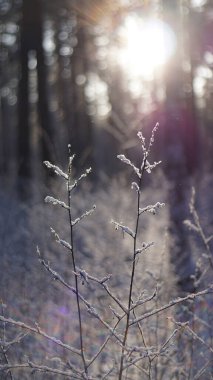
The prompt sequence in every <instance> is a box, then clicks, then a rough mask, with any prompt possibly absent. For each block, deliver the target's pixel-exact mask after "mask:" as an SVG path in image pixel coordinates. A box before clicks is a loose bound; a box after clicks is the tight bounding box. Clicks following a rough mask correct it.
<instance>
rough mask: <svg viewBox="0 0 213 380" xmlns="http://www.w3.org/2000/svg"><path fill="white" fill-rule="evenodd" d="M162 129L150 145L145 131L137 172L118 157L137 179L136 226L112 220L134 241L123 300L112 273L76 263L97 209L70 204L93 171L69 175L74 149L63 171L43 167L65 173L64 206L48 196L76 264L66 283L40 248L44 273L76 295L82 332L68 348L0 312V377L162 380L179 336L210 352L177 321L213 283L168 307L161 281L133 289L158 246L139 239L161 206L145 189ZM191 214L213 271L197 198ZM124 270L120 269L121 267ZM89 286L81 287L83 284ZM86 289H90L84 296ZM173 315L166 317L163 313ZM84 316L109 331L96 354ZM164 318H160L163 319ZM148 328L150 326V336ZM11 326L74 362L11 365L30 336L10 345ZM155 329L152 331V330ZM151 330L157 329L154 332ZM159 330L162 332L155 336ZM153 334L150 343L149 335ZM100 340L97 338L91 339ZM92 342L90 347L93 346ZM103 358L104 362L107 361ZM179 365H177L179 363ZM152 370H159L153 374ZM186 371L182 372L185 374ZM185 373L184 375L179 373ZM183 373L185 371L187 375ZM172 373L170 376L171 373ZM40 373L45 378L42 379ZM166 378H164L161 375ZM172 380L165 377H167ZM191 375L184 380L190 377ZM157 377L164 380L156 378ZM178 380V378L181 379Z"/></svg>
mask: <svg viewBox="0 0 213 380" xmlns="http://www.w3.org/2000/svg"><path fill="white" fill-rule="evenodd" d="M157 128H158V125H156V126H155V128H154V129H153V132H152V135H151V138H150V141H149V142H148V144H147V145H146V141H145V139H144V137H143V135H142V133H141V132H139V133H138V138H139V141H140V145H141V152H142V158H141V164H140V166H139V167H136V166H135V164H134V163H132V162H131V160H129V159H128V158H127V157H126V156H124V155H119V156H118V158H119V159H120V160H121V161H122V162H123V163H125V164H127V165H129V166H130V167H131V168H132V169H133V172H134V174H135V175H136V181H135V182H133V183H132V184H131V187H132V189H133V190H134V191H135V198H136V201H135V211H134V215H135V217H134V225H133V227H132V226H127V225H125V224H124V223H122V222H118V221H114V220H113V221H112V223H113V224H114V226H115V229H116V230H121V231H122V233H123V235H127V236H128V238H129V239H130V240H131V242H132V254H131V264H130V269H129V279H128V278H127V279H126V283H127V284H128V292H127V294H126V298H124V297H123V296H120V295H118V294H117V290H115V289H113V287H112V286H111V285H110V280H111V277H112V276H111V275H110V274H105V273H104V274H101V275H100V278H98V277H96V276H94V275H93V274H90V273H88V271H86V270H85V269H84V268H80V266H79V262H78V254H79V253H78V252H77V251H78V247H77V245H76V244H75V233H76V228H77V226H78V224H79V223H81V221H82V220H83V219H84V218H87V217H88V216H90V215H91V214H92V213H93V211H94V210H95V206H93V207H92V208H91V209H90V210H89V211H85V212H83V213H82V215H80V216H78V217H77V218H75V219H74V217H73V202H74V190H75V189H76V188H78V185H79V182H81V181H82V180H83V179H85V178H86V177H87V176H88V175H89V173H90V172H91V169H87V170H86V171H85V173H83V174H82V175H81V176H80V177H79V178H78V179H73V178H72V162H73V159H74V156H73V155H71V151H70V150H71V149H70V146H69V162H68V170H67V173H64V172H63V171H62V170H61V169H60V168H59V167H58V166H56V165H53V164H51V163H50V162H45V165H46V166H47V168H48V169H50V170H53V171H54V172H55V173H56V174H57V175H58V176H60V177H61V178H62V179H63V180H64V181H65V184H66V189H67V201H62V200H59V199H57V198H54V197H52V196H47V197H46V198H45V201H46V202H47V203H50V204H52V205H54V206H60V207H62V208H63V209H64V210H65V211H66V212H67V214H68V221H69V231H70V238H69V241H67V240H64V239H62V238H61V237H60V234H59V233H58V232H56V231H55V230H54V229H53V228H51V232H52V234H53V236H54V238H55V240H56V242H58V243H59V244H60V245H61V246H62V247H64V248H65V249H66V250H67V252H68V253H69V255H70V261H71V265H72V278H70V279H69V281H67V280H65V278H64V277H63V275H62V274H61V273H59V271H57V270H56V269H54V267H53V265H52V264H51V263H50V262H48V261H47V260H46V259H45V257H44V256H43V254H41V252H40V250H39V248H37V253H38V258H39V261H40V263H41V264H42V266H43V267H44V268H45V270H46V271H47V272H48V273H49V274H50V276H51V277H52V278H53V279H54V280H55V281H57V282H58V284H59V285H60V286H61V287H62V288H65V289H66V290H68V292H70V293H71V294H72V295H74V297H75V302H76V309H77V326H74V327H73V328H75V329H77V331H78V337H79V339H78V341H77V342H75V345H69V344H67V343H65V342H63V341H61V340H59V339H57V338H56V337H54V336H52V335H51V334H47V333H46V332H45V331H43V330H42V329H41V327H40V326H39V324H35V325H34V326H33V325H29V324H26V323H23V322H20V321H16V320H14V319H12V318H8V317H6V316H5V315H4V313H3V309H2V313H1V314H2V315H0V322H1V325H2V327H3V329H2V331H3V334H2V337H1V339H0V349H1V352H2V362H1V364H0V373H7V374H8V376H9V378H10V380H14V379H15V378H16V377H15V373H16V370H17V369H18V370H26V369H28V370H30V371H31V373H34V372H36V373H40V374H49V375H52V376H53V378H54V379H56V378H60V377H64V378H69V379H84V380H92V379H102V380H104V379H109V378H112V379H119V380H122V379H141V378H147V379H158V363H160V364H159V368H160V366H161V367H163V368H162V373H164V372H165V371H166V369H165V368H167V366H168V363H170V362H171V363H172V366H173V368H174V369H173V371H174V372H175V371H176V373H177V372H178V371H179V369H178V354H177V347H179V345H177V344H176V341H177V339H179V338H180V337H181V336H182V335H184V334H188V335H189V336H191V337H192V338H193V339H195V340H196V341H198V342H199V343H200V344H201V345H202V346H205V348H206V349H208V350H209V351H210V352H211V353H213V347H212V346H211V345H209V343H208V342H206V341H205V340H204V339H203V337H202V336H199V335H198V334H197V333H196V332H195V331H194V330H193V328H192V326H190V323H189V322H188V321H187V322H180V321H177V320H176V319H175V316H174V315H175V312H172V310H174V309H175V307H177V306H178V305H180V304H186V302H189V301H190V302H194V300H195V299H199V298H202V297H205V296H206V295H207V294H212V293H213V286H212V285H209V286H208V287H207V288H205V289H203V290H200V291H198V292H197V293H193V294H188V295H186V296H184V297H179V298H175V299H172V300H171V301H170V302H163V303H162V302H161V298H160V292H159V289H160V284H159V282H158V281H157V285H156V286H154V287H153V289H151V290H150V291H149V292H148V293H145V292H141V293H138V288H140V286H138V284H137V286H136V283H135V282H136V270H137V265H138V262H139V260H140V259H141V258H143V255H144V254H145V253H146V252H147V251H148V250H149V249H150V248H151V247H152V246H153V245H154V242H152V241H151V242H144V241H142V240H141V230H140V222H141V218H142V217H143V215H144V213H149V214H153V215H155V214H156V213H157V211H159V210H160V209H161V208H162V207H163V206H164V203H160V202H157V203H155V204H151V205H148V206H145V207H142V205H141V196H142V193H141V191H142V185H143V178H144V175H145V173H149V174H150V173H151V172H152V170H153V169H154V168H155V167H156V166H157V165H158V164H159V162H154V164H150V162H149V156H150V153H151V147H152V145H153V143H154V139H155V132H156V131H157ZM190 211H191V214H192V216H193V220H194V222H193V223H192V222H189V221H187V222H186V223H187V225H188V226H189V227H190V228H192V229H193V230H196V231H197V232H199V234H200V236H201V238H202V241H203V243H204V245H205V247H206V251H207V256H208V260H209V265H210V266H211V267H213V264H212V257H211V253H210V248H209V241H210V239H211V238H212V237H209V238H206V236H205V235H204V232H203V230H202V228H201V225H200V221H199V217H198V214H197V212H196V211H195V208H194V198H192V201H191V206H190ZM121 270H122V269H121ZM82 285H84V287H82ZM91 286H93V287H94V286H95V288H99V289H101V290H102V291H103V293H104V297H105V298H104V299H105V300H106V302H105V306H104V308H101V306H100V304H99V303H98V300H96V299H95V300H94V299H93V300H92V301H91V300H90V298H91V297H90V295H89V292H90V291H91ZM83 289H84V290H85V289H86V291H83ZM167 311H170V315H169V316H167V314H166V312H167ZM87 316H90V317H91V320H92V321H93V322H94V326H95V327H94V331H98V330H100V329H103V330H104V338H102V339H101V340H98V339H97V344H96V348H95V351H94V350H92V349H91V348H90V345H89V347H88V345H86V343H85V342H86V340H87V339H86V335H87V318H88V317H87ZM159 316H162V320H160V319H159ZM162 321H163V323H164V334H161V329H162ZM146 325H148V326H149V328H148V333H147V328H146ZM9 326H14V327H15V328H16V329H17V330H24V331H26V333H27V334H29V333H30V334H33V335H36V336H40V337H42V338H43V339H45V340H47V341H51V342H52V344H53V345H55V346H58V347H60V348H62V349H63V350H64V351H66V352H68V353H69V355H70V359H69V361H64V360H63V359H60V362H59V364H58V366H56V367H51V366H49V365H46V364H45V363H36V360H33V361H32V360H28V361H23V362H14V361H10V360H9V357H8V352H9V349H10V347H11V346H12V345H14V344H16V343H19V342H20V341H21V340H22V339H24V337H25V335H26V334H25V333H24V334H23V333H21V334H19V335H17V336H16V337H15V338H14V339H13V340H12V341H8V340H7V339H6V334H5V331H6V327H7V328H9ZM153 326H154V327H153ZM153 329H154V332H153ZM156 330H158V331H157V332H156ZM150 336H151V338H150ZM93 340H94V341H95V340H96V337H95V336H94V337H93ZM91 344H92V342H91ZM104 358H105V359H104ZM174 363H175V365H176V366H174ZM207 367H208V363H205V364H204V365H203V366H202V368H201V369H200V371H199V372H197V374H196V376H197V377H195V378H197V379H198V378H199V376H200V375H199V373H200V374H202V373H204V372H205V371H206V368H207ZM154 369H155V371H154ZM184 371H185V370H183V369H182V373H183V372H184ZM178 373H179V374H180V373H181V372H180V371H179V372H178ZM185 373H186V371H185ZM171 374H172V372H171V373H170V375H171ZM42 376H43V375H42ZM162 376H163V375H162ZM166 376H167V378H168V372H166ZM186 376H187V375H186ZM159 378H162V377H160V376H159ZM177 378H179V377H177Z"/></svg>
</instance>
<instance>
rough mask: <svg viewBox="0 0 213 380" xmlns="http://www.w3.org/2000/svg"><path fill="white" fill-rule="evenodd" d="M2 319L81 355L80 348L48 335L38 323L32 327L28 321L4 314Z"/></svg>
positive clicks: (0, 316) (0, 317) (0, 318)
mask: <svg viewBox="0 0 213 380" xmlns="http://www.w3.org/2000/svg"><path fill="white" fill-rule="evenodd" d="M0 321H1V322H5V323H8V324H10V325H13V326H16V327H20V328H21V329H26V330H28V331H31V332H32V333H34V334H37V335H40V336H42V337H44V338H45V339H47V340H50V341H51V342H53V343H55V344H56V345H58V346H60V347H62V348H64V349H66V350H68V351H70V352H72V353H73V354H77V355H81V352H80V350H77V349H76V348H74V347H72V346H70V345H68V344H66V343H63V342H62V341H61V340H60V339H57V338H55V337H53V336H51V335H48V334H47V333H45V331H43V330H41V328H40V327H39V326H38V325H36V327H32V326H30V325H27V324H26V323H23V322H20V321H15V320H14V319H12V318H5V317H3V316H2V315H0Z"/></svg>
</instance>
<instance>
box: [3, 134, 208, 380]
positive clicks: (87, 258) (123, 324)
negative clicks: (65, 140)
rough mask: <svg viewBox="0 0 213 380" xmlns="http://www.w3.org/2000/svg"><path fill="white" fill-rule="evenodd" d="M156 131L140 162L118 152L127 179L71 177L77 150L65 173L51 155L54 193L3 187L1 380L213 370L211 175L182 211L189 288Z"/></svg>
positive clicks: (178, 375)
mask: <svg viewBox="0 0 213 380" xmlns="http://www.w3.org/2000/svg"><path fill="white" fill-rule="evenodd" d="M156 129H157V128H154V130H153V133H152V135H151V138H150V140H149V141H147V142H146V141H145V140H144V138H143V136H142V134H141V133H139V134H138V140H139V144H140V146H141V164H140V166H136V165H135V164H134V163H132V162H131V161H130V160H129V159H128V158H127V157H125V156H124V155H122V154H121V155H119V156H118V158H119V159H120V160H121V161H122V162H123V163H124V165H127V167H128V168H129V170H130V171H127V178H128V177H129V178H131V179H130V180H127V179H124V178H120V179H117V180H115V179H114V180H108V181H106V182H105V184H102V185H100V186H97V187H95V185H94V184H93V183H92V182H90V180H89V175H90V169H88V170H86V171H85V173H83V174H82V175H81V176H80V177H79V178H78V179H76V178H73V174H72V161H73V159H77V158H74V157H73V156H72V154H71V152H69V153H70V154H69V156H70V157H69V164H68V170H67V172H66V173H65V172H63V171H62V170H61V169H59V167H58V166H56V165H53V164H51V163H49V162H45V165H46V166H47V168H48V170H52V171H53V172H55V173H56V174H57V176H56V177H57V178H56V179H54V180H53V182H52V190H51V194H47V195H46V198H45V201H46V202H45V203H44V202H42V201H40V200H38V199H37V198H35V199H32V200H31V201H30V202H28V203H25V204H21V203H20V202H18V201H17V200H16V199H15V198H14V197H12V195H10V194H7V195H5V194H2V196H1V199H0V202H1V218H0V224H1V225H0V231H1V257H0V259H1V277H0V286H1V294H0V296H1V313H0V314H1V315H0V328H1V330H0V333H1V335H0V349H1V351H0V378H1V379H5V380H6V379H10V380H15V379H16V380H19V379H29V378H30V379H31V378H32V379H87V380H89V379H91V380H92V379H102V380H104V379H133V380H137V379H153V380H160V379H165V380H166V379H194V380H195V379H203V380H208V379H211V378H212V371H213V364H212V357H213V342H212V338H213V336H212V334H213V330H212V325H213V321H212V311H213V302H212V296H213V285H212V284H213V281H212V273H213V257H212V251H211V244H212V230H211V227H212V214H211V213H210V212H209V205H210V204H211V200H212V195H211V194H212V192H211V189H212V181H213V179H212V177H211V176H206V177H205V179H204V181H203V182H202V183H201V184H200V187H199V189H198V191H197V194H195V192H194V190H193V191H192V195H191V196H190V197H189V207H188V219H187V221H185V222H184V220H183V223H185V224H184V225H185V233H186V236H187V239H188V241H189V247H190V250H191V252H190V255H191V256H192V260H193V262H194V263H195V264H194V265H195V271H194V273H193V278H191V279H190V280H191V281H193V285H194V288H193V291H190V292H186V291H184V290H183V289H181V288H180V287H178V286H177V283H178V274H177V273H176V271H175V262H176V258H175V257H173V259H172V260H171V255H172V254H173V252H176V251H175V241H176V240H175V236H172V235H171V232H170V215H171V213H169V207H172V206H171V205H168V202H167V200H168V193H169V191H170V183H168V181H167V180H166V179H165V176H164V175H163V173H162V172H161V169H160V167H159V168H156V166H159V163H158V162H157V163H156V162H155V163H154V164H152V163H150V162H152V160H151V158H150V157H149V156H150V153H151V149H152V144H153V143H154V139H155V132H156ZM69 149H70V148H69ZM154 173H155V174H154ZM58 176H59V178H58ZM147 176H151V180H150V179H149V180H148V182H147V183H146V185H144V181H145V182H146V177H147ZM132 178H133V179H132ZM204 189H205V194H206V195H205V199H204V197H203V196H202V194H203V191H204ZM44 191H45V190H44ZM188 191H189V193H190V189H188ZM197 210H199V212H198V211H197ZM200 214H201V215H202V218H200ZM37 246H38V247H37ZM179 254H181V253H180V252H179ZM182 254H187V253H183V252H182ZM177 260H178V257H177ZM171 261H172V264H171Z"/></svg>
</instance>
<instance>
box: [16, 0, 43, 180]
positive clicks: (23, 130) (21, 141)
mask: <svg viewBox="0 0 213 380" xmlns="http://www.w3.org/2000/svg"><path fill="white" fill-rule="evenodd" d="M42 41H43V20H42V1H41V0H31V1H29V0H23V2H22V20H21V25H20V81H19V94H18V117H19V120H18V160H19V175H20V176H21V177H29V176H30V174H31V162H30V161H31V159H30V156H31V154H30V153H31V130H30V129H31V126H30V120H29V114H30V106H29V94H30V93H29V67H28V64H29V53H30V52H32V51H33V52H35V53H36V59H37V77H38V80H37V88H38V115H39V123H40V136H41V143H42V158H43V159H49V158H50V148H49V145H50V144H49V141H48V139H49V136H50V125H49V112H48V99H47V92H46V81H47V75H46V68H45V63H44V51H43V47H42Z"/></svg>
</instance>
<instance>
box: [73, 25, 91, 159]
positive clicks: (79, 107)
mask: <svg viewBox="0 0 213 380" xmlns="http://www.w3.org/2000/svg"><path fill="white" fill-rule="evenodd" d="M76 37H77V40H78V43H77V45H76V47H75V48H74V52H73V56H72V58H71V69H72V72H71V86H72V88H73V92H72V95H73V96H72V113H73V119H72V125H71V126H70V141H71V144H72V146H73V150H74V152H76V153H77V154H78V156H79V157H80V161H79V163H80V162H81V161H82V162H85V161H87V160H88V161H89V164H91V161H92V149H93V143H92V125H91V119H90V117H89V115H88V113H87V103H86V97H85V83H86V76H87V72H88V67H87V65H88V57H87V32H86V29H85V27H84V25H80V23H79V25H78V30H77V34H76ZM81 77H82V79H83V78H84V80H85V83H83V84H80V83H79V81H78V80H79V79H80V78H81ZM78 83H79V84H78Z"/></svg>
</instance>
